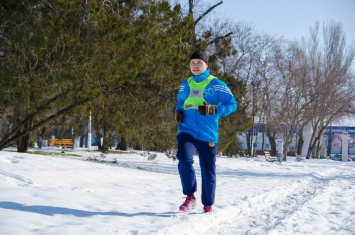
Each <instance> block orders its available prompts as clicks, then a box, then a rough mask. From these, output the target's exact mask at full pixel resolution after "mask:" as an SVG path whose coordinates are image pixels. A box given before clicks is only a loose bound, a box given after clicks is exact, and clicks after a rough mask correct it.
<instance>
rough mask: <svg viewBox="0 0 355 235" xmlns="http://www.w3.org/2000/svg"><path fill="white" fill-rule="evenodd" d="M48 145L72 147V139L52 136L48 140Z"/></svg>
mask: <svg viewBox="0 0 355 235" xmlns="http://www.w3.org/2000/svg"><path fill="white" fill-rule="evenodd" d="M48 143H49V146H52V147H62V148H63V149H64V148H72V147H73V140H72V139H56V138H52V139H49V141H48Z"/></svg>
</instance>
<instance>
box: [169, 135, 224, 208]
mask: <svg viewBox="0 0 355 235" xmlns="http://www.w3.org/2000/svg"><path fill="white" fill-rule="evenodd" d="M177 140H178V152H177V156H176V157H177V159H178V160H179V163H178V169H179V174H180V179H181V184H182V190H183V193H184V195H192V194H193V193H194V192H196V190H197V183H196V174H195V169H194V166H193V163H194V154H195V153H196V151H197V152H198V156H199V160H200V168H201V178H202V191H201V200H202V204H203V205H204V206H212V205H213V203H214V198H215V192H216V155H217V149H218V145H217V144H215V145H214V146H213V147H210V146H209V145H208V142H205V141H201V140H197V139H195V138H194V137H192V136H191V135H189V134H186V133H180V134H178V136H177Z"/></svg>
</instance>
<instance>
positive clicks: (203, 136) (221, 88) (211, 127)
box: [175, 69, 237, 143]
mask: <svg viewBox="0 0 355 235" xmlns="http://www.w3.org/2000/svg"><path fill="white" fill-rule="evenodd" d="M208 76H210V73H209V71H208V70H207V69H206V71H205V72H203V73H201V74H199V75H197V76H192V77H193V79H194V80H195V81H196V82H202V81H203V80H205V79H206V78H207V77H208ZM189 95H190V87H189V85H188V82H187V79H185V80H184V81H183V82H182V83H181V86H180V91H179V93H178V95H177V105H176V108H175V113H176V112H177V111H179V110H181V111H183V114H184V121H183V122H182V123H179V133H180V132H184V133H187V134H189V135H192V136H193V137H194V138H196V139H198V140H202V141H206V142H212V143H218V123H219V117H225V116H227V115H229V114H231V113H232V112H234V111H236V110H237V102H236V100H235V98H234V96H233V94H232V93H231V91H230V89H229V88H228V86H227V85H226V84H225V83H224V82H223V81H221V80H219V79H218V78H214V79H213V80H212V81H211V82H210V83H209V84H208V85H207V86H206V88H205V91H204V92H203V98H204V99H205V100H206V102H207V103H209V104H213V105H217V114H212V115H208V116H203V115H201V114H200V113H199V111H198V110H197V109H188V110H184V102H185V100H186V99H187V98H188V97H189Z"/></svg>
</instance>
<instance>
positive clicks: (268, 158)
mask: <svg viewBox="0 0 355 235" xmlns="http://www.w3.org/2000/svg"><path fill="white" fill-rule="evenodd" d="M264 156H265V159H266V161H268V162H275V161H277V158H276V157H272V156H271V154H270V151H266V150H265V151H264Z"/></svg>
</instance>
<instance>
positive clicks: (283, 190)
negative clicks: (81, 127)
mask: <svg viewBox="0 0 355 235" xmlns="http://www.w3.org/2000/svg"><path fill="white" fill-rule="evenodd" d="M34 150H35V149H32V150H31V151H34ZM37 150H38V149H37ZM49 152H52V155H48V154H49ZM65 152H66V153H65V154H61V150H59V149H57V150H56V149H48V150H45V153H42V154H24V153H17V152H15V151H14V149H6V150H5V151H0V234H2V235H13V234H16V235H22V234H46V235H48V234H65V235H66V234H85V235H87V234H167V235H170V234H196V235H201V234H210V235H215V234H228V235H229V234H258V235H260V234H342V235H354V234H355V162H339V161H332V160H324V159H322V160H305V161H304V162H296V161H295V160H294V158H291V157H289V160H288V161H287V162H283V163H282V164H279V163H270V162H266V161H265V159H264V157H258V158H255V159H248V158H225V157H219V158H218V159H217V194H216V203H215V205H214V206H213V213H210V214H204V213H202V205H201V202H200V200H198V209H197V210H196V211H194V212H190V213H180V212H178V208H179V206H180V204H181V203H182V202H183V201H184V198H182V197H183V195H182V193H181V186H180V179H179V176H178V173H177V161H173V160H171V159H169V158H168V157H167V156H166V155H165V154H164V153H157V156H156V158H155V159H154V160H148V159H147V157H146V156H145V157H144V156H142V154H141V153H138V152H136V153H133V152H127V153H125V154H107V155H106V156H104V157H105V158H103V156H101V154H100V153H99V152H96V151H91V152H89V151H87V150H85V149H80V150H73V151H72V150H66V151H65ZM88 158H90V159H94V158H96V160H98V161H101V160H105V161H113V162H115V163H114V164H106V163H105V164H102V163H98V162H97V161H96V162H94V161H88V160H87V159H88ZM195 167H196V171H197V173H198V180H199V183H200V182H201V179H200V174H199V167H198V158H195ZM198 190H199V189H198ZM196 196H197V197H199V196H200V191H197V193H196Z"/></svg>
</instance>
